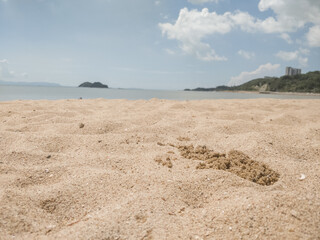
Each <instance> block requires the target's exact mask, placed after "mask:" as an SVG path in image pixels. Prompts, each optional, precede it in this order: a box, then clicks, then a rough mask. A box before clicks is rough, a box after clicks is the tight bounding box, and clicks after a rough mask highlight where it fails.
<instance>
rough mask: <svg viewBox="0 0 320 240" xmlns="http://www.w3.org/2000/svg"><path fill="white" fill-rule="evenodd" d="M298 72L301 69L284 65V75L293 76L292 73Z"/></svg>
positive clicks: (299, 72) (296, 73)
mask: <svg viewBox="0 0 320 240" xmlns="http://www.w3.org/2000/svg"><path fill="white" fill-rule="evenodd" d="M298 74H301V69H299V68H292V67H286V75H287V76H293V75H298Z"/></svg>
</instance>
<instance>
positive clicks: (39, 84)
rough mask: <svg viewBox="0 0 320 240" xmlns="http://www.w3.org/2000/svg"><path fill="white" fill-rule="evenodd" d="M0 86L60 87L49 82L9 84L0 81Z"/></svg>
mask: <svg viewBox="0 0 320 240" xmlns="http://www.w3.org/2000/svg"><path fill="white" fill-rule="evenodd" d="M0 85H5V86H33V87H62V85H60V84H58V83H49V82H9V81H2V80H0Z"/></svg>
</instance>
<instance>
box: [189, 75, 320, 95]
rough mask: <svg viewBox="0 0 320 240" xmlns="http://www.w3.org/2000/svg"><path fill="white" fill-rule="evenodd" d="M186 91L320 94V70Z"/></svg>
mask: <svg viewBox="0 0 320 240" xmlns="http://www.w3.org/2000/svg"><path fill="white" fill-rule="evenodd" d="M184 91H229V92H230V91H232V92H233V91H245V92H258V93H264V94H269V93H272V94H283V93H286V94H288V93H294V94H296V93H297V94H306V93H308V94H320V71H314V72H308V73H305V74H297V75H294V76H282V77H280V78H277V77H265V78H257V79H253V80H251V81H249V82H246V83H244V84H241V85H238V86H232V87H229V86H218V87H216V88H201V87H198V88H195V89H184Z"/></svg>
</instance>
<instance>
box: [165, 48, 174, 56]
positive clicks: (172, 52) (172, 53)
mask: <svg viewBox="0 0 320 240" xmlns="http://www.w3.org/2000/svg"><path fill="white" fill-rule="evenodd" d="M165 51H166V53H168V54H169V55H174V54H176V53H175V51H173V50H171V49H169V48H166V49H165Z"/></svg>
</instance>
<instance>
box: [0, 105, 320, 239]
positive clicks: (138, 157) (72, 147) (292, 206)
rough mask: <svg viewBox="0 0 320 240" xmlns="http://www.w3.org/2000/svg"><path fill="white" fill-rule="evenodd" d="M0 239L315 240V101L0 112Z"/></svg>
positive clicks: (318, 208)
mask: <svg viewBox="0 0 320 240" xmlns="http://www.w3.org/2000/svg"><path fill="white" fill-rule="evenodd" d="M0 123H1V124H0V203H1V204H0V239H13V238H14V239H109V240H111V239H320V100H275V99H255V100H203V101H169V100H157V99H152V100H149V101H145V100H139V101H128V100H104V99H96V100H59V101H12V102H0Z"/></svg>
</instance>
